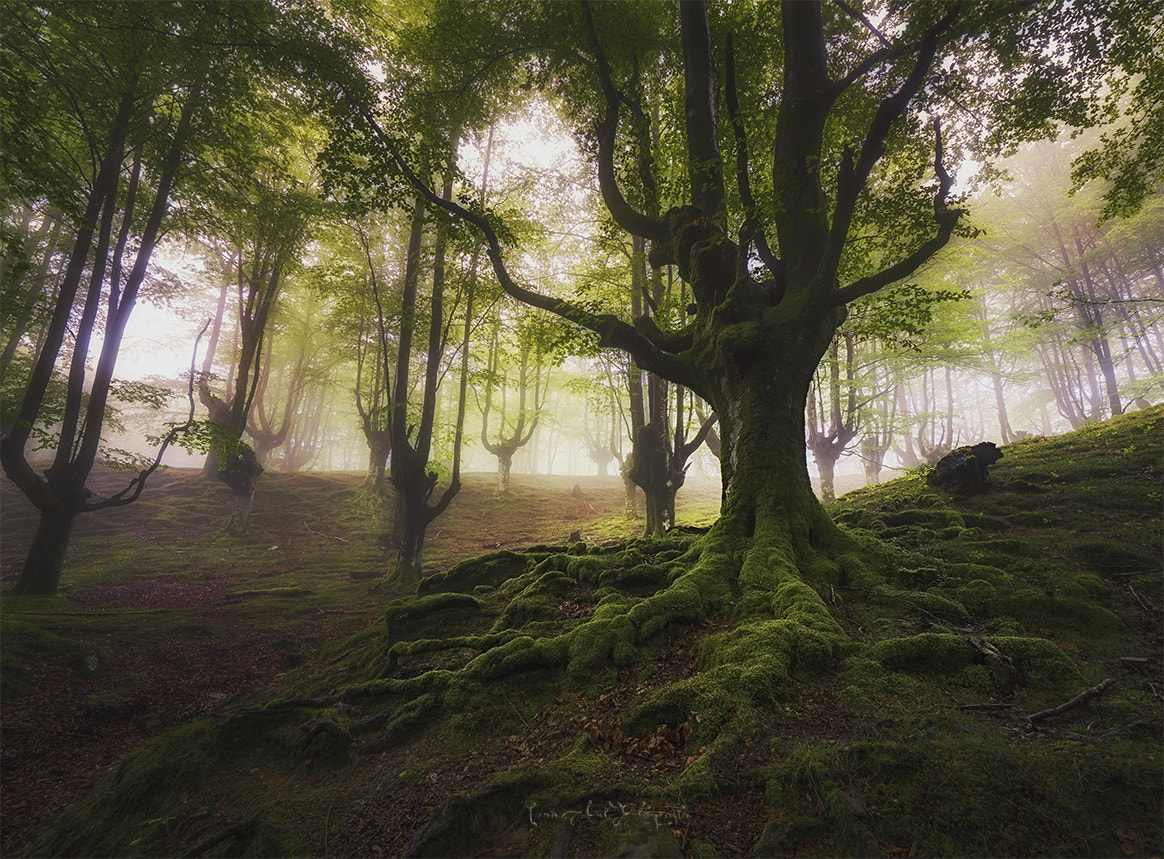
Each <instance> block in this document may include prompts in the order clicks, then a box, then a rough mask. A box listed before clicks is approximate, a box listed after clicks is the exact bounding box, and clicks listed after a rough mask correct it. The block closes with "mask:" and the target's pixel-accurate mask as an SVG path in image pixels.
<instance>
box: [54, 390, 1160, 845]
mask: <svg viewBox="0 0 1164 859" xmlns="http://www.w3.org/2000/svg"><path fill="white" fill-rule="evenodd" d="M1162 428H1164V413H1162V411H1161V410H1160V409H1156V410H1151V411H1148V412H1144V413H1141V414H1140V415H1137V416H1129V417H1126V418H1124V419H1120V420H1117V421H1114V422H1112V423H1111V424H1109V425H1104V426H1102V427H1092V428H1088V429H1087V430H1085V431H1081V432H1080V433H1078V434H1072V436H1071V437H1065V438H1061V439H1053V440H1046V441H1042V442H1037V441H1026V442H1024V443H1022V444H1020V445H1016V446H1013V447H1012V448H1007V450H1006V455H1005V457H1004V459H1003V460H1002V461H1001V462H1000V463H998V464H997V466H995V467H994V469H992V472H991V473H992V483H991V485H990V486H988V487H986V489H985V491H983V492H980V493H976V494H973V495H955V494H944V493H943V492H941V491H940V490H935V489H933V488H932V487H930V486H928V485H927V484H926V483H925V481H924V480H922V479H921V478H920V477H918V476H911V477H906V478H903V479H902V480H899V481H896V482H894V483H892V484H888V485H886V486H884V487H879V488H877V489H870V490H865V491H862V492H860V493H856V494H854V496H851V497H846V498H844V499H842V500H841V501H840V502H838V503H837V505H836V506H835V508H834V509H835V511H836V512H837V514H838V518H839V519H841V520H842V521H844V522H847V523H848V524H849V528H850V530H848V531H845V532H842V533H840V534H837V535H834V536H826V537H825V538H822V539H821V541H820V545H818V546H816V547H815V549H816V551H815V552H814V553H811V554H807V555H799V556H795V558H796V560H795V562H790V558H792V557H794V555H793V554H792V553H790V552H788V551H786V550H785V547H782V546H781V545H779V544H778V543H775V542H763V541H762V540H760V539H759V538H757V539H756V540H755V541H753V542H748V541H746V540H740V539H739V538H738V536H737V535H733V533H731V532H730V530H729V528H727V527H717V528H713V529H712V530H711V531H710V532H709V533H708V534H706V535H704V536H687V537H679V538H676V539H673V540H665V541H641V540H639V541H630V542H629V543H626V544H624V545H620V546H617V547H601V548H600V547H593V546H589V545H587V544H585V543H579V544H575V545H574V546H571V547H568V548H566V547H564V548H560V549H555V548H552V547H544V546H542V547H536V548H535V549H532V550H530V551H528V552H522V553H513V552H502V553H497V554H494V555H489V556H486V557H484V558H481V559H477V560H476V561H472V562H466V563H463V564H459V565H457V566H456V567H454V568H452V569H451V570H449V571H448V572H447V573H444V574H441V575H437V576H432V577H430V578H428V579H425V580H424V581H423V582H422V583H421V587H420V588H419V593H418V595H417V596H415V597H409V598H405V599H402V600H399V601H397V602H394V603H393V604H391V605H390V606H388V608H387V609H386V611H385V612H384V615H383V617H382V618H381V619H380V620H379V621H378V622H377V623H376V624H375V625H373V626H372V627H370V628H369V629H368V630H366V631H365V632H364V633H361V634H360V635H359V636H358V637H356V638H354V639H352V640H351V641H349V642H347V643H346V644H345V645H343V646H342V648H337V652H336V655H332V654H331V653H329V654H328V659H329V664H327V665H326V666H323V667H316V668H312V667H310V666H309V667H305V668H301V669H298V670H297V671H296V672H295V673H294V674H292V675H290V676H289V677H288V681H289V683H290V684H291V686H290V696H289V697H285V698H283V699H281V700H278V701H275V702H270V703H266V704H263V703H262V702H260V701H256V700H247V701H241V702H239V703H238V704H237V705H235V707H234V708H233V709H230V710H228V712H227V713H226V714H225V715H224V716H223V717H221V718H219V719H218V720H217V721H216V722H215V723H213V724H211V723H206V722H196V723H194V724H192V725H190V726H188V727H187V728H186V729H184V730H186V731H187V732H188V733H187V734H186V735H185V738H184V739H183V740H182V742H181V743H180V748H179V746H167V747H166V748H168V749H170V750H171V751H170V752H169V753H172V754H174V755H175V756H176V759H177V760H178V761H179V763H180V766H179V767H178V769H177V772H179V773H186V772H187V770H188V771H189V773H191V774H193V775H197V776H198V777H197V778H194V777H190V778H187V777H186V775H182V777H181V778H180V779H179V781H178V783H177V784H176V785H175V786H174V787H170V786H168V785H164V784H157V785H155V783H154V782H153V781H148V779H146V781H148V783H149V784H150V785H151V791H152V792H151V794H150V801H149V803H147V805H148V809H147V810H144V811H142V812H140V813H139V812H133V813H132V814H131V813H130V812H128V811H127V809H129V807H130V806H131V805H132V801H133V799H134V797H139V796H140V795H141V789H140V784H141V783H145V782H143V779H145V776H142V778H138V779H135V780H134V784H138V785H139V787H137V788H134V789H132V790H131V789H129V788H128V787H126V786H125V783H124V781H125V780H124V779H122V781H121V783H119V782H118V780H117V779H110V780H109V781H107V782H106V783H105V784H104V785H103V786H102V787H101V788H100V789H99V790H98V792H97V793H95V794H94V795H93V797H91V798H90V799H89V800H87V801H86V803H85V804H84V805H83V806H81V807H79V808H78V809H76V810H74V811H73V812H70V815H71V816H67V817H66V818H63V819H62V821H72V822H71V823H65V822H62V823H61V824H60V825H59V826H58V827H57V828H55V829H54V830H53V831H52V832H50V833H49V834H48V835H47V836H46V838H45V839H44V840H42V842H41V843H40V844H38V845H37V846H36V848H35V850H36V852H38V853H42V854H45V855H62V854H65V853H68V852H70V851H72V852H77V851H78V848H79V847H80V846H81V844H82V841H81V840H79V837H78V836H76V834H75V833H76V832H78V831H79V830H78V829H77V827H78V826H79V825H81V824H82V823H83V825H84V826H85V827H88V831H89V832H102V833H108V834H103V835H101V837H100V839H101V840H100V841H99V842H95V843H99V844H100V851H104V852H117V853H121V854H124V855H145V854H150V853H177V852H180V851H181V849H184V848H185V847H188V846H189V845H190V844H192V843H197V841H198V838H199V835H198V832H199V831H201V830H197V824H196V823H195V822H193V821H191V820H188V819H187V818H185V817H182V816H181V815H182V812H181V809H182V808H183V807H184V806H185V805H188V804H196V805H199V806H207V807H213V808H216V809H222V808H229V809H233V810H235V811H236V812H237V813H235V814H233V815H231V818H232V819H235V820H242V821H246V820H251V819H252V815H255V814H257V815H258V818H257V822H255V823H254V825H253V826H252V829H253V832H254V833H259V834H254V835H251V836H246V838H247V839H250V840H245V839H244V838H243V837H242V836H239V837H236V838H234V840H233V841H228V842H226V846H222V847H221V848H220V849H221V850H222V851H223V852H227V853H231V852H248V853H250V854H251V855H260V854H262V853H264V851H273V850H274V849H275V845H279V847H280V849H288V850H290V852H303V853H325V854H326V853H331V852H335V853H344V852H346V853H352V854H360V855H368V854H369V853H371V852H383V853H385V854H404V855H451V854H455V855H464V854H467V853H469V852H474V853H480V852H486V851H493V852H505V853H506V854H508V855H530V856H533V855H539V856H540V855H653V856H654V855H691V856H712V855H729V854H733V853H740V854H745V855H774V854H782V855H853V856H856V855H878V854H880V855H907V854H909V853H911V852H913V853H914V854H915V855H927V854H928V855H999V856H1019V855H1113V854H1123V855H1151V854H1153V853H1154V852H1158V850H1159V847H1160V837H1161V830H1160V823H1159V821H1160V819H1161V791H1160V784H1159V773H1160V767H1161V757H1160V746H1159V733H1160V720H1159V708H1158V701H1157V700H1156V697H1155V695H1156V691H1155V690H1157V689H1159V688H1160V685H1161V677H1160V665H1159V662H1158V658H1157V657H1158V652H1157V648H1156V647H1155V645H1154V644H1153V643H1152V640H1151V639H1150V634H1149V633H1147V632H1145V630H1148V629H1152V630H1154V629H1155V628H1156V626H1153V625H1151V624H1150V623H1147V622H1146V621H1154V622H1156V623H1158V619H1157V618H1156V617H1155V616H1154V615H1152V616H1150V613H1151V606H1150V605H1149V604H1148V603H1147V602H1144V601H1143V600H1146V599H1151V598H1152V597H1151V594H1152V593H1153V592H1152V591H1151V590H1150V587H1149V584H1148V581H1149V578H1150V577H1152V576H1156V577H1158V576H1159V568H1158V566H1157V567H1156V568H1155V569H1154V570H1153V571H1149V572H1141V571H1139V570H1138V568H1137V569H1130V568H1129V567H1128V565H1127V564H1124V565H1123V566H1121V567H1120V568H1119V575H1118V576H1116V575H1114V573H1113V572H1112V570H1111V569H1110V568H1101V567H1100V565H1099V564H1096V563H1094V562H1089V563H1084V561H1085V560H1086V559H1093V558H1094V557H1095V553H1096V551H1097V550H1096V547H1097V546H1102V545H1106V544H1104V543H1103V542H1102V541H1104V540H1111V541H1115V542H1117V543H1119V544H1121V545H1123V546H1127V547H1130V548H1129V549H1128V551H1129V552H1130V553H1132V554H1133V555H1135V556H1136V557H1140V555H1139V554H1138V553H1141V552H1143V553H1144V556H1145V557H1146V556H1147V555H1150V554H1152V553H1153V552H1155V553H1156V556H1157V557H1158V556H1159V554H1160V535H1159V529H1158V528H1155V529H1152V528H1149V527H1146V525H1145V523H1144V522H1143V521H1142V517H1143V516H1144V515H1145V514H1144V513H1143V510H1142V507H1143V503H1142V498H1143V497H1144V494H1145V493H1150V492H1152V491H1156V490H1154V487H1157V486H1158V479H1159V478H1158V474H1157V471H1156V469H1157V468H1158V466H1159V460H1160V456H1159V453H1160V450H1159V440H1160V438H1161V437H1164V436H1162V434H1161V433H1160V430H1161V429H1162ZM1072 463H1077V464H1078V467H1079V470H1078V472H1073V471H1072V470H1071V469H1072ZM1125 466H1126V467H1125ZM1027 485H1038V486H1042V487H1043V488H1044V489H1045V491H1043V492H1040V493H1037V494H1033V493H1031V492H1029V491H1028V490H1027V489H1026V488H1025V487H1026V486H1027ZM1097 485H1102V486H1103V487H1105V488H1104V489H1103V495H1102V501H1103V503H1104V504H1105V505H1107V506H1105V507H1104V508H1103V516H1097V515H1095V514H1094V513H1093V514H1091V515H1085V514H1082V513H1079V512H1078V511H1079V510H1083V509H1084V508H1085V507H1086V506H1087V505H1089V504H1091V503H1092V500H1093V496H1092V495H1091V494H1090V493H1092V492H1094V491H1096V486H1097ZM1008 487H1010V488H1008ZM1032 499H1037V503H1038V505H1039V509H1038V511H1035V510H1032V507H1033V501H1032ZM1093 509H1094V508H1093ZM1016 512H1022V513H1024V514H1030V513H1033V512H1038V513H1039V516H1040V519H1039V523H1038V524H1034V523H1035V519H1033V518H1031V517H1030V516H1029V515H1025V516H1022V517H1018V518H1015V517H1014V516H1013V514H1014V513H1016ZM1155 515H1156V517H1157V519H1158V509H1157V511H1156V514H1155ZM1109 517H1110V518H1109ZM1156 524H1158V522H1157V523H1156ZM1097 541H1099V542H1097ZM1089 553H1090V554H1089ZM1121 563H1122V562H1121ZM1129 563H1130V562H1129ZM1129 585H1130V586H1131V587H1129ZM1145 595H1147V596H1145ZM1137 596H1139V597H1140V601H1139V602H1138V601H1137ZM1128 658H1130V659H1131V661H1128ZM1104 677H1112V678H1113V679H1114V680H1115V684H1114V685H1113V686H1111V688H1110V691H1109V693H1108V694H1107V695H1106V696H1103V697H1100V698H1097V699H1096V700H1092V701H1088V702H1087V703H1085V704H1078V705H1076V706H1073V707H1071V708H1069V709H1066V710H1063V711H1062V713H1061V714H1057V715H1055V716H1054V717H1047V718H1044V719H1039V720H1032V719H1028V716H1030V715H1032V714H1035V713H1037V712H1038V711H1040V710H1045V709H1047V708H1051V707H1054V706H1055V705H1058V704H1062V703H1064V702H1066V701H1068V700H1069V699H1071V698H1072V697H1073V696H1074V695H1075V694H1076V693H1078V692H1080V691H1081V690H1083V689H1086V688H1088V687H1092V686H1094V685H1096V683H1097V681H1099V680H1100V679H1101V678H1104ZM1036 721H1037V724H1036ZM167 742H169V741H167ZM159 748H160V747H159ZM244 748H245V749H248V750H250V751H249V752H247V754H245V755H242V763H237V762H236V758H238V757H239V755H240V754H241V751H240V750H242V749H244ZM157 754H159V752H157V751H156V750H155V751H154V752H151V755H154V756H155V757H153V758H151V760H156V755H157ZM131 760H132V759H131ZM191 761H196V762H197V765H196V766H195V764H194V763H191ZM183 762H184V763H183ZM125 766H129V767H131V768H140V767H141V766H142V765H139V764H130V763H128V762H127V764H126V765H125ZM198 767H201V768H202V769H198ZM207 768H209V769H210V770H213V772H214V773H215V777H214V778H203V777H201V774H203V773H205V772H206V771H207ZM146 769H147V770H148V769H149V767H146ZM134 771H137V770H136V769H135V770H134ZM150 771H152V770H150ZM325 797H326V799H325ZM337 797H339V798H341V799H337ZM434 808H435V809H436V811H435V812H434V811H433V809H434ZM325 812H326V813H325ZM127 814H128V815H129V816H128V817H127ZM167 814H172V815H173V816H172V817H168V818H165V819H167V820H169V821H170V823H169V824H167V827H166V829H165V832H164V833H163V832H162V831H161V829H157V828H154V829H151V828H150V827H149V826H147V827H145V829H146V831H147V832H148V837H145V839H144V840H142V838H141V836H140V835H139V834H137V833H138V830H135V829H134V826H135V825H136V826H139V827H140V826H141V824H142V823H143V822H145V821H148V820H153V819H156V818H164V817H165V815H167ZM389 818H390V819H391V821H393V822H392V823H388V822H377V821H381V820H382V821H388V819H389ZM69 827H72V828H69ZM196 830H197V831H196ZM70 832H71V833H74V834H73V835H67V834H66V833H70ZM94 837H96V836H94ZM135 838H138V840H134V839H135ZM292 847H293V849H292ZM373 847H374V848H375V850H372V848H373ZM216 849H219V848H216ZM100 851H91V852H100ZM207 855H212V854H209V853H208V854H207Z"/></svg>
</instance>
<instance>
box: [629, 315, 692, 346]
mask: <svg viewBox="0 0 1164 859" xmlns="http://www.w3.org/2000/svg"><path fill="white" fill-rule="evenodd" d="M634 328H635V331H637V332H638V333H639V334H642V335H643V336H644V337H646V338H647V339H648V340H650V341H651V342H652V343H653V344H654V345H655V346H656V347H657V348H659V349H662V350H663V351H664V352H672V353H677V352H683V351H686V350H687V349H690V348H691V343H692V336H693V335H692V332H691V326H690V325H687V326H685V327H684V328H683V330H682V331H674V332H672V331H664V330H663V329H661V328H660V327H659V326H658V325H657V324H656V323H655V320H654V319H652V318H651V317H650V316H640V317H639V318H638V319H636V320H635V322H634Z"/></svg>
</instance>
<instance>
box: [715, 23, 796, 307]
mask: <svg viewBox="0 0 1164 859" xmlns="http://www.w3.org/2000/svg"><path fill="white" fill-rule="evenodd" d="M726 53H727V56H726V61H725V63H724V65H725V67H726V68H725V74H724V77H725V81H724V87H725V95H726V100H727V110H728V118H729V120H730V121H731V126H732V135H733V136H734V137H735V143H736V187H737V189H738V191H739V194H740V202H742V203H743V204H744V223H743V224H742V225H741V226H740V243H739V254H738V256H739V259H738V261H737V263H736V268H737V270H738V273H739V274H740V275H741V276H743V275H744V274H746V272H747V265H748V249H749V247H751V245H752V243H753V242H754V243H755V245H756V252H757V253H758V254H759V255H760V260H761V261H762V262H763V263H764V265H765V266H767V267H768V272H769V273H770V274H771V275H772V286H773V289H772V298H773V300H772V303H773V304H778V303H779V302H780V299H782V298H783V297H784V287H785V282H784V263H783V262H781V261H780V260H778V259H777V258H776V255H775V254H774V253H772V249H771V247H770V246H769V245H768V237H767V236H766V235H765V233H764V227H763V224H761V223H760V214H759V213H760V210H759V207H758V206H757V205H756V199H755V197H753V196H752V182H751V179H750V177H749V156H748V137H747V133H746V131H745V129H744V120H743V117H742V116H740V102H739V98H738V96H737V92H736V54H735V41H734V39H733V38H732V34H731V33H728V36H727V51H726Z"/></svg>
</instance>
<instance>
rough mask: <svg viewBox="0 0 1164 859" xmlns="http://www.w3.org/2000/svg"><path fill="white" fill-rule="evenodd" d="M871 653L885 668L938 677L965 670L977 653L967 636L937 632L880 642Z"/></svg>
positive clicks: (871, 648) (871, 647)
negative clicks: (937, 674)
mask: <svg viewBox="0 0 1164 859" xmlns="http://www.w3.org/2000/svg"><path fill="white" fill-rule="evenodd" d="M868 650H869V653H870V654H871V655H872V656H873V657H874V658H875V659H877V660H878V661H879V662H880V663H881V664H882V665H884V666H885V667H886V668H889V669H892V670H894V671H920V672H925V673H939V674H946V673H950V672H953V671H957V670H959V669H961V668H964V667H965V666H966V665H968V664H969V663H970V661H971V660H972V659H973V658H974V656H975V653H976V651H975V649H974V645H972V644H971V643H970V642H969V641H968V640H967V639H966V638H965V636H961V635H949V634H943V633H936V632H923V633H921V634H919V635H913V636H910V637H909V638H891V639H887V640H885V641H878V642H876V643H874V644H872V645H870V646H869V648H868Z"/></svg>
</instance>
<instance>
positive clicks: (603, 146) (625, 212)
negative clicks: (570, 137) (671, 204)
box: [582, 0, 667, 241]
mask: <svg viewBox="0 0 1164 859" xmlns="http://www.w3.org/2000/svg"><path fill="white" fill-rule="evenodd" d="M582 11H583V13H584V14H585V16H586V28H587V29H588V30H589V32H590V41H591V44H592V45H593V47H594V59H595V61H596V63H597V65H598V80H599V83H600V84H601V85H602V94H603V96H604V97H605V99H606V114H605V116H604V117H603V119H602V121H601V122H599V123H597V124H596V127H595V131H596V132H597V134H598V187H599V189H600V190H601V192H602V202H603V203H605V204H606V208H607V209H609V210H610V214H611V217H613V218H614V220H615V223H617V224H618V225H619V226H620V227H622V228H623V229H624V230H626V231H627V232H628V233H630V234H631V235H635V236H642V237H643V238H645V239H650V240H651V241H664V240H665V239H666V237H667V232H666V229H665V228H664V225H663V223H662V221H660V220H659V219H658V218H652V217H649V216H647V215H644V214H643V213H641V212H639V211H637V210H636V209H635V208H634V207H633V206H631V204H630V203H628V202H627V200H626V198H625V197H624V196H623V195H622V191H620V190H619V187H618V178H617V175H616V173H615V169H614V138H615V134H616V132H617V131H618V105H619V102H620V100H621V97H620V94H619V92H618V89H617V88H616V87H615V85H614V80H613V78H612V77H611V72H610V62H609V61H608V60H607V58H606V52H605V51H604V50H603V48H602V43H601V42H600V41H599V40H598V30H597V29H596V28H595V26H594V13H593V11H592V10H591V8H590V3H589V2H587V0H582Z"/></svg>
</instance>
